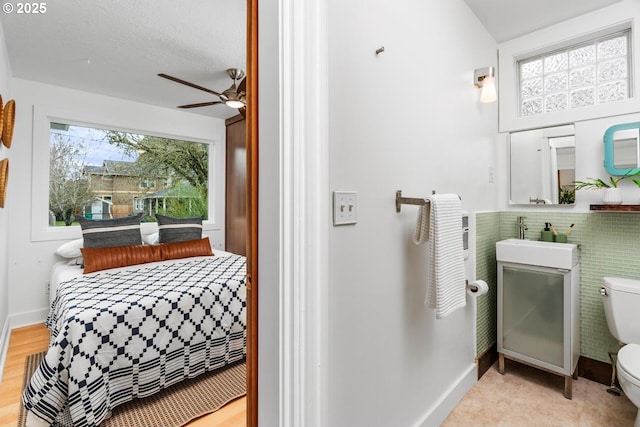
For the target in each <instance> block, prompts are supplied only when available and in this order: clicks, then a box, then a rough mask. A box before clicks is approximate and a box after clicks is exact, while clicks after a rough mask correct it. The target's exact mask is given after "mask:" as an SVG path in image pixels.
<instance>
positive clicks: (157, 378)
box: [23, 254, 246, 427]
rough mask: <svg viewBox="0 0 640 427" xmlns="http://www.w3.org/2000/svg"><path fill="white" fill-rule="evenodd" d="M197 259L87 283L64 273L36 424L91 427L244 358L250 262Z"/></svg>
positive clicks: (88, 278)
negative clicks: (129, 404) (117, 410)
mask: <svg viewBox="0 0 640 427" xmlns="http://www.w3.org/2000/svg"><path fill="white" fill-rule="evenodd" d="M221 255H223V254H219V255H218V256H214V257H193V258H185V259H181V260H173V261H164V262H157V263H149V264H141V265H136V266H131V267H123V268H118V269H110V270H104V271H99V272H96V273H91V274H82V273H81V269H80V267H79V266H75V265H68V264H66V265H60V264H59V265H57V266H56V268H55V269H54V271H53V272H52V287H55V288H57V291H56V295H55V298H54V301H53V303H52V304H51V309H50V312H49V317H48V318H47V322H46V324H47V327H48V328H49V329H50V330H51V341H50V345H49V349H48V351H47V354H46V355H45V357H44V359H43V361H42V363H41V364H40V366H39V367H38V369H37V370H36V372H35V373H34V375H33V376H32V378H31V379H30V381H29V384H28V385H27V387H26V388H25V390H24V391H23V402H24V404H25V407H26V408H27V409H28V410H29V416H30V417H32V416H33V414H35V415H37V417H39V418H40V419H43V420H46V421H47V422H49V423H55V422H61V421H63V420H68V419H71V420H72V421H71V422H70V423H67V424H63V425H73V426H75V427H82V426H92V425H97V424H99V423H100V422H102V421H103V420H104V419H105V418H106V417H108V416H109V414H110V411H111V410H112V409H113V408H114V407H115V406H117V405H119V404H122V403H124V402H126V401H129V400H132V399H134V398H138V397H145V396H149V395H151V394H153V393H156V392H157V391H160V390H162V389H164V388H166V387H168V386H170V385H172V384H174V383H176V382H179V381H181V380H183V379H186V378H192V377H195V376H197V375H199V374H201V373H203V372H207V371H211V370H214V369H218V368H220V367H223V366H226V365H227V364H229V363H234V362H236V361H240V360H243V359H244V358H245V357H246V284H245V278H246V259H245V258H244V257H242V256H239V255H232V254H229V256H221Z"/></svg>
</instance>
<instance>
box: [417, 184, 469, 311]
mask: <svg viewBox="0 0 640 427" xmlns="http://www.w3.org/2000/svg"><path fill="white" fill-rule="evenodd" d="M429 200H430V205H431V208H430V210H431V221H430V227H429V228H430V230H429V234H430V239H429V245H428V246H427V269H428V275H427V296H426V298H425V304H427V305H428V306H429V307H431V308H435V310H436V318H438V319H441V318H443V317H445V316H448V315H449V314H451V313H452V312H453V311H455V310H456V309H458V308H461V307H464V306H465V305H466V301H467V299H466V285H465V278H464V254H463V249H462V204H461V202H460V198H459V197H458V196H457V195H455V194H434V195H433V196H431V197H430V198H429Z"/></svg>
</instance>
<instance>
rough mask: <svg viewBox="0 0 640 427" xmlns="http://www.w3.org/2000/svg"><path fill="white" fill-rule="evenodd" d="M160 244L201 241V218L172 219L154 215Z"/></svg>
mask: <svg viewBox="0 0 640 427" xmlns="http://www.w3.org/2000/svg"><path fill="white" fill-rule="evenodd" d="M156 219H157V220H158V231H159V233H160V243H173V242H186V241H187V240H199V239H202V217H201V216H200V217H195V218H173V217H170V216H165V215H160V214H156Z"/></svg>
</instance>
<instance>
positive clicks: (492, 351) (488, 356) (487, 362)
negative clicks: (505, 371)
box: [476, 343, 498, 380]
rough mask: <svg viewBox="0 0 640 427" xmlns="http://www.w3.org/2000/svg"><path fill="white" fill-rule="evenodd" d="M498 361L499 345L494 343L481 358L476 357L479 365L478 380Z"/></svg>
mask: <svg viewBox="0 0 640 427" xmlns="http://www.w3.org/2000/svg"><path fill="white" fill-rule="evenodd" d="M496 360H498V345H497V344H496V343H493V345H491V347H489V348H488V349H487V350H485V352H484V353H482V354H481V355H480V356H478V357H476V363H477V364H478V380H480V378H482V376H483V375H484V374H485V373H486V372H487V371H488V370H489V368H491V366H493V364H494V363H495V362H496Z"/></svg>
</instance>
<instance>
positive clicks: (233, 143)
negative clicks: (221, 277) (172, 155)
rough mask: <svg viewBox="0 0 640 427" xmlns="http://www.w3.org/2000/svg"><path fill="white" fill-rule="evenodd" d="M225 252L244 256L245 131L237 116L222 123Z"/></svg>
mask: <svg viewBox="0 0 640 427" xmlns="http://www.w3.org/2000/svg"><path fill="white" fill-rule="evenodd" d="M225 123H226V125H227V143H226V144H227V155H226V165H227V171H226V190H225V193H226V196H225V200H226V202H225V212H226V213H225V250H227V251H229V252H233V253H234V254H238V255H243V256H246V255H247V237H246V236H247V131H246V120H245V119H244V117H242V116H240V115H238V116H235V117H232V118H230V119H227V120H226V122H225Z"/></svg>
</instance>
